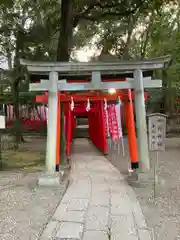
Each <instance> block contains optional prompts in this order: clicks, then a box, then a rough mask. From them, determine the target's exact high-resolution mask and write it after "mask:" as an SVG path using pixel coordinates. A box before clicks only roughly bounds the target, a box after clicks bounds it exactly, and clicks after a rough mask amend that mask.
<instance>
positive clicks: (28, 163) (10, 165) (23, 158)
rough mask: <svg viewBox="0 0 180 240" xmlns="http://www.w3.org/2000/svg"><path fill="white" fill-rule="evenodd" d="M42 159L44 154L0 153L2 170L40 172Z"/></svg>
mask: <svg viewBox="0 0 180 240" xmlns="http://www.w3.org/2000/svg"><path fill="white" fill-rule="evenodd" d="M44 159H45V156H44V154H42V153H40V152H34V151H13V150H7V151H3V153H2V169H3V170H9V169H20V170H23V171H25V172H37V171H42V170H43V169H44Z"/></svg>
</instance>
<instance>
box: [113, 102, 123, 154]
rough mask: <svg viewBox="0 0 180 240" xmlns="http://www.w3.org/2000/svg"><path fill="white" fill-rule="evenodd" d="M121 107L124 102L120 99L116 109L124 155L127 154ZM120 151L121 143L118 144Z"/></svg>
mask: <svg viewBox="0 0 180 240" xmlns="http://www.w3.org/2000/svg"><path fill="white" fill-rule="evenodd" d="M121 107H122V103H121V101H120V99H119V103H118V104H116V106H115V110H116V117H117V122H118V130H119V138H120V139H121V144H122V155H123V157H124V156H125V149H124V138H123V131H122V116H121ZM119 153H120V149H119V144H118V154H119Z"/></svg>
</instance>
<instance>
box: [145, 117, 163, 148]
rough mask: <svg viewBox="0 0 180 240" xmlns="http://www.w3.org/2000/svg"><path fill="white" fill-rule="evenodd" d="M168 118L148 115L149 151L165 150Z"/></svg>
mask: <svg viewBox="0 0 180 240" xmlns="http://www.w3.org/2000/svg"><path fill="white" fill-rule="evenodd" d="M166 118H167V116H166V115H164V114H160V113H154V114H150V115H148V132H149V150H150V151H152V152H154V151H164V150H165V137H166Z"/></svg>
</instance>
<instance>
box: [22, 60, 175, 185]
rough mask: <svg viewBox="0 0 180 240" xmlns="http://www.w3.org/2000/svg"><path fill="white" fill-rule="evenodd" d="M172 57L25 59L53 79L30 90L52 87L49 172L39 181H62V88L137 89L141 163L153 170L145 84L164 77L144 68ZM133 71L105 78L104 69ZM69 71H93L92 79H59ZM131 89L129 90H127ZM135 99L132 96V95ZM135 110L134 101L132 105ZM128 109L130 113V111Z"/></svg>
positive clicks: (155, 66)
mask: <svg viewBox="0 0 180 240" xmlns="http://www.w3.org/2000/svg"><path fill="white" fill-rule="evenodd" d="M169 61H170V58H169V56H165V57H160V58H156V59H152V60H144V61H116V62H88V63H71V62H30V61H27V60H21V64H22V65H25V66H26V67H27V69H28V71H29V72H30V73H31V74H38V75H40V74H42V75H49V80H43V79H42V80H41V82H40V83H32V84H30V91H37V92H39V91H43V92H47V91H48V109H49V110H48V129H47V149H46V175H45V177H44V178H42V179H40V180H39V184H43V185H44V184H45V185H49V184H58V183H59V179H58V175H57V174H56V172H55V168H56V153H57V150H56V147H57V130H58V128H57V119H58V111H57V109H58V104H60V102H58V91H61V92H66V91H68V92H79V91H83V92H84V91H90V90H91V91H104V90H108V89H110V88H114V89H126V91H129V90H130V89H134V93H135V114H136V127H137V139H138V155H139V163H140V167H141V170H142V171H147V170H149V167H150V162H149V150H148V140H147V126H146V110H145V101H144V88H159V87H161V86H162V81H161V80H152V79H151V77H147V78H143V71H145V70H155V69H161V68H164V67H165V65H166V64H167V63H168V62H169ZM117 71H118V72H123V73H127V72H130V73H133V78H129V79H128V78H127V79H126V81H119V82H117V81H111V82H102V81H101V74H102V73H104V72H111V73H114V74H116V72H117ZM62 73H63V74H64V75H66V74H67V75H68V74H69V73H74V74H77V75H78V74H80V73H81V74H82V73H88V74H89V75H91V81H90V82H87V83H68V82H67V81H66V80H64V79H63V80H62V79H61V80H59V74H62ZM127 93H128V92H127ZM128 100H129V101H130V102H132V99H131V96H130V97H129V99H128ZM129 110H130V111H132V104H130V105H129ZM129 110H128V111H127V113H129V112H130V111H129ZM127 117H129V118H131V121H130V119H129V121H128V122H129V128H134V126H133V125H132V121H133V120H134V119H132V116H131V115H129V116H127Z"/></svg>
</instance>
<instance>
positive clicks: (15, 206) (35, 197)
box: [0, 136, 67, 240]
mask: <svg viewBox="0 0 180 240" xmlns="http://www.w3.org/2000/svg"><path fill="white" fill-rule="evenodd" d="M25 140H26V143H23V144H22V145H21V146H20V149H19V150H18V151H14V150H13V149H7V148H6V150H3V151H2V158H3V167H4V169H6V171H5V170H1V171H0V209H1V210H0V212H1V213H0V240H36V239H39V236H40V235H41V233H42V231H43V229H44V227H45V226H46V224H47V222H48V220H49V218H50V217H51V216H52V215H53V212H54V211H55V209H56V207H57V206H58V204H59V202H60V201H61V199H62V197H63V194H64V192H65V190H66V186H67V185H66V182H63V183H62V185H61V187H60V188H58V189H57V188H56V189H51V188H42V187H37V184H36V183H37V179H38V177H39V176H40V174H42V172H41V171H42V170H43V169H44V158H45V144H46V141H45V139H44V138H40V137H37V136H36V137H26V138H25Z"/></svg>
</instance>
